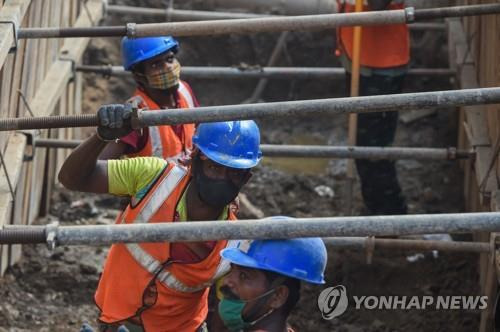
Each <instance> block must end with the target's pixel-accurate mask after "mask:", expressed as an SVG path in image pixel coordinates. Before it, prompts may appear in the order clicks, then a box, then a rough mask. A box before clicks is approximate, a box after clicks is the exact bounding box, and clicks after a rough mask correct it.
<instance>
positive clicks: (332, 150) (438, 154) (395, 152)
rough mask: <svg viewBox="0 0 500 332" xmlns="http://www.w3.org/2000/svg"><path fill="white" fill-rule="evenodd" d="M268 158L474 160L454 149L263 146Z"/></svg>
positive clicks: (463, 152)
mask: <svg viewBox="0 0 500 332" xmlns="http://www.w3.org/2000/svg"><path fill="white" fill-rule="evenodd" d="M260 148H261V150H262V153H263V154H264V156H266V157H289V158H346V159H389V160H399V159H415V160H454V159H469V158H473V157H474V156H475V153H474V152H472V151H466V150H456V149H455V148H409V147H372V146H321V145H270V144H269V145H268V144H261V146H260Z"/></svg>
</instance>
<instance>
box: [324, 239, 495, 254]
mask: <svg viewBox="0 0 500 332" xmlns="http://www.w3.org/2000/svg"><path fill="white" fill-rule="evenodd" d="M323 241H324V242H325V244H326V245H327V246H331V247H335V248H339V249H367V248H369V247H370V246H372V245H373V248H374V249H401V250H425V251H429V250H440V251H452V252H475V253H483V252H489V251H490V250H491V246H490V244H489V243H488V242H465V241H434V240H410V239H379V238H371V237H329V238H323ZM371 241H373V243H370V242H371Z"/></svg>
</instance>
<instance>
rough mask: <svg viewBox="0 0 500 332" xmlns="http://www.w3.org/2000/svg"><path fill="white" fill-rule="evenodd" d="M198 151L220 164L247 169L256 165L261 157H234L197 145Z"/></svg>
mask: <svg viewBox="0 0 500 332" xmlns="http://www.w3.org/2000/svg"><path fill="white" fill-rule="evenodd" d="M199 149H200V151H201V152H202V153H203V154H204V155H205V156H206V157H207V158H208V159H210V160H212V161H214V162H216V163H217V164H221V165H222V166H226V167H231V168H238V169H248V168H253V167H255V166H257V165H258V164H259V162H260V159H261V157H260V156H258V157H257V158H253V159H248V158H235V157H234V156H231V155H228V154H225V153H220V152H216V151H213V150H209V149H206V148H204V147H201V146H199Z"/></svg>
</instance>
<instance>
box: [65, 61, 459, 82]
mask: <svg viewBox="0 0 500 332" xmlns="http://www.w3.org/2000/svg"><path fill="white" fill-rule="evenodd" d="M75 70H76V71H79V72H84V73H96V74H101V75H104V76H132V73H131V72H129V71H126V70H125V69H123V67H122V66H106V65H101V66H76V67H75ZM455 74H456V71H455V70H453V69H449V68H412V69H410V70H409V71H408V75H411V76H445V77H449V76H453V75H455ZM181 76H182V78H186V79H192V78H196V79H221V78H230V79H233V78H241V79H246V78H269V79H284V80H290V79H329V80H331V79H340V78H342V79H343V78H344V77H345V69H344V68H342V67H241V68H240V67H207V66H185V67H182V68H181Z"/></svg>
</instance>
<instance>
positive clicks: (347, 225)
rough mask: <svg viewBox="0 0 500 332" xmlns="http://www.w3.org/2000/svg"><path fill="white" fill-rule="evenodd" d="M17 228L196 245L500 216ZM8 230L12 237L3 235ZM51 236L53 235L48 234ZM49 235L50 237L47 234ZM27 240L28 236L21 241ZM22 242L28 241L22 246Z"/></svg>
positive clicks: (470, 223) (472, 222)
mask: <svg viewBox="0 0 500 332" xmlns="http://www.w3.org/2000/svg"><path fill="white" fill-rule="evenodd" d="M32 227H33V226H24V227H23V226H16V227H13V228H4V229H3V230H0V244H12V243H13V241H12V239H13V238H15V239H19V238H22V235H21V234H26V233H27V232H28V233H29V235H30V236H29V239H30V240H32V242H30V243H41V242H42V241H39V242H36V241H38V240H40V239H41V237H42V234H43V235H46V236H47V238H52V239H53V240H54V241H55V243H56V244H58V245H109V244H112V243H134V242H165V241H168V242H193V241H214V240H221V239H283V238H296V237H313V236H314V237H315V236H318V237H330V236H337V237H338V236H341V237H342V236H402V235H417V234H440V233H472V232H479V231H481V232H498V231H500V213H499V212H489V213H484V212H483V213H452V214H427V215H426V214H422V215H398V216H366V217H328V218H298V219H294V220H269V219H264V220H262V219H254V220H239V221H238V222H221V221H199V222H188V223H172V222H168V223H151V224H120V225H95V226H50V227H49V225H48V226H46V227H41V228H40V227H38V228H32ZM5 230H8V233H6V232H5ZM49 233H52V235H51V234H49ZM49 235H51V236H49ZM22 239H23V240H24V238H22ZM22 243H27V240H26V242H22Z"/></svg>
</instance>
